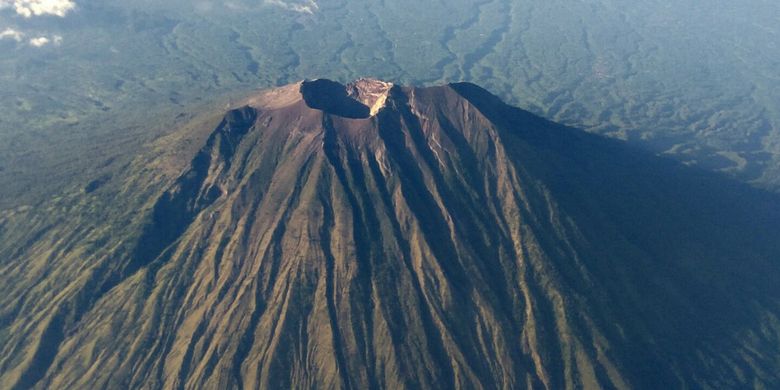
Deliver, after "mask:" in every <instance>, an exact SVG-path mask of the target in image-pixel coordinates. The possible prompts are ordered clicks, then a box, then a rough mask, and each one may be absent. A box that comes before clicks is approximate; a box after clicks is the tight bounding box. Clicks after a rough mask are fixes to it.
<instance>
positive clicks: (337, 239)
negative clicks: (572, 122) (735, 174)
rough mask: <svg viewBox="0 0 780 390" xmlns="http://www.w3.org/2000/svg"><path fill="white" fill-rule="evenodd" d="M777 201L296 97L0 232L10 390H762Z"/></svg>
mask: <svg viewBox="0 0 780 390" xmlns="http://www.w3.org/2000/svg"><path fill="white" fill-rule="evenodd" d="M779 204H780V201H779V200H778V197H777V196H776V195H773V194H769V193H765V192H762V191H759V190H756V189H753V188H748V187H746V186H745V185H742V184H737V183H734V182H731V181H729V180H728V179H724V178H722V177H719V176H716V175H714V174H710V173H705V172H702V171H698V170H694V169H691V168H686V167H683V166H681V165H679V164H678V163H676V162H672V161H670V160H665V159H661V158H657V157H654V156H652V155H650V154H648V153H646V152H641V151H638V150H635V149H632V148H630V147H628V146H626V145H625V144H623V143H621V142H618V141H613V140H607V139H603V138H600V137H598V136H594V135H590V134H587V133H585V132H581V131H578V130H575V129H571V128H567V127H564V126H560V125H557V124H554V123H551V122H548V121H546V120H543V119H541V118H539V117H536V116H534V115H531V114H530V113H528V112H525V111H522V110H520V109H516V108H513V107H510V106H507V105H505V104H503V103H502V102H501V101H500V100H498V98H496V97H495V96H493V95H491V94H489V93H487V92H486V91H485V90H483V89H481V88H479V87H477V86H475V85H473V84H452V85H447V86H439V87H430V88H410V87H401V86H395V85H392V84H389V83H382V82H379V81H376V80H360V81H358V82H355V83H353V84H350V85H347V86H344V85H341V84H339V83H336V82H332V81H328V80H315V81H305V82H301V83H297V84H292V85H289V86H286V87H282V88H278V89H275V90H270V91H264V92H260V93H257V94H254V95H252V96H251V97H249V98H248V99H247V100H245V101H243V102H242V103H240V104H238V105H237V106H236V108H234V109H231V110H230V111H228V112H227V113H226V114H224V117H223V115H222V114H219V113H217V114H215V113H213V112H209V113H204V114H203V115H200V116H198V117H197V119H195V120H193V122H192V123H190V124H189V125H187V126H183V127H182V128H181V129H180V130H178V131H175V132H173V133H172V134H171V135H169V136H167V137H166V138H163V139H161V140H158V141H157V142H156V143H155V144H153V145H151V146H150V147H149V148H148V150H147V151H146V152H145V153H143V154H141V155H139V156H137V157H136V158H135V159H134V160H133V161H132V162H130V163H128V164H127V165H126V166H124V167H123V169H122V170H121V172H117V173H116V174H115V175H113V176H111V177H104V178H97V179H96V180H95V181H93V182H91V183H88V185H87V186H86V187H84V188H83V189H80V190H79V191H73V192H70V193H67V194H64V195H63V196H61V197H58V198H55V199H52V200H49V201H46V202H44V203H42V204H40V205H37V206H36V207H21V208H16V209H12V210H7V211H5V212H3V214H0V387H2V388H9V389H23V388H104V387H109V388H176V389H178V388H314V387H316V388H392V389H396V388H420V387H424V388H523V387H528V388H549V389H562V388H570V389H574V388H588V389H595V388H619V389H625V388H640V389H658V388H777V387H778V386H780V374H778V373H780V354H778V353H777V351H778V350H780V339H779V338H778V337H779V336H780V321H779V320H778V317H777V316H778V314H780V283H778V281H780V268H779V266H778V261H780V232H778V229H777V226H780V225H779V223H780V207H778V205H779ZM55 216H56V218H55Z"/></svg>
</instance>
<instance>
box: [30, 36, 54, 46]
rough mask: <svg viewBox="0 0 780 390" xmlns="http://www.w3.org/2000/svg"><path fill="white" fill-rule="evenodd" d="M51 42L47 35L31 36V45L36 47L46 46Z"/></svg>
mask: <svg viewBox="0 0 780 390" xmlns="http://www.w3.org/2000/svg"><path fill="white" fill-rule="evenodd" d="M49 42H51V40H50V39H49V38H47V37H35V38H30V45H31V46H35V47H41V46H46V45H48V44H49Z"/></svg>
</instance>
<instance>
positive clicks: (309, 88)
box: [300, 78, 393, 119]
mask: <svg viewBox="0 0 780 390" xmlns="http://www.w3.org/2000/svg"><path fill="white" fill-rule="evenodd" d="M392 87H393V84H392V83H388V82H385V81H381V80H376V79H369V78H362V79H358V80H355V81H353V82H351V83H349V84H347V85H343V84H341V83H339V82H336V81H332V80H328V79H316V80H311V81H308V80H306V81H303V82H301V83H300V93H301V96H302V97H303V100H304V101H305V102H306V104H307V105H308V106H309V107H311V108H314V109H318V110H322V111H325V112H327V113H329V114H333V115H338V116H342V117H346V118H353V119H362V118H369V117H372V116H374V115H376V114H377V113H378V112H379V110H380V109H382V107H384V105H385V102H386V101H387V96H388V94H389V92H390V90H391V89H392Z"/></svg>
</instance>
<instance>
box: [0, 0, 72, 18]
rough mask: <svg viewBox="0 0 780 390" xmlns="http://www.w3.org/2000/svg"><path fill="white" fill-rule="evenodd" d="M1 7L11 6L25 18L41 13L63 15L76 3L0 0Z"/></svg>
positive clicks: (66, 0) (54, 0)
mask: <svg viewBox="0 0 780 390" xmlns="http://www.w3.org/2000/svg"><path fill="white" fill-rule="evenodd" d="M3 8H13V9H14V11H16V13H17V14H19V15H21V16H24V17H25V18H29V17H32V16H41V15H54V16H59V17H64V16H65V15H67V14H68V12H70V11H72V10H73V9H75V8H76V3H75V2H74V1H73V0H0V9H3Z"/></svg>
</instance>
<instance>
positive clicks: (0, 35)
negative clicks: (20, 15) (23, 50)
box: [0, 28, 24, 42]
mask: <svg viewBox="0 0 780 390" xmlns="http://www.w3.org/2000/svg"><path fill="white" fill-rule="evenodd" d="M22 38H24V33H22V32H21V31H17V30H14V29H12V28H7V29H5V30H3V32H0V41H1V40H3V39H13V40H14V41H16V42H21V41H22Z"/></svg>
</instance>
